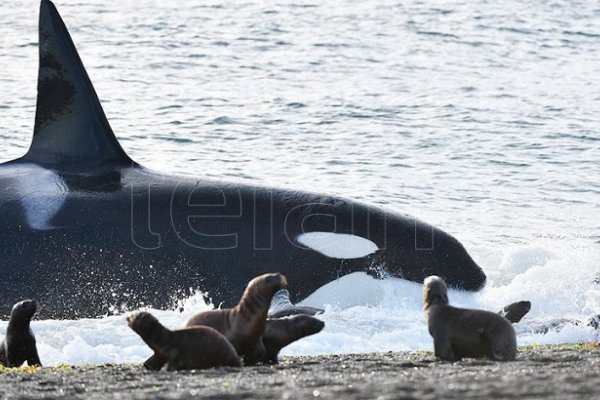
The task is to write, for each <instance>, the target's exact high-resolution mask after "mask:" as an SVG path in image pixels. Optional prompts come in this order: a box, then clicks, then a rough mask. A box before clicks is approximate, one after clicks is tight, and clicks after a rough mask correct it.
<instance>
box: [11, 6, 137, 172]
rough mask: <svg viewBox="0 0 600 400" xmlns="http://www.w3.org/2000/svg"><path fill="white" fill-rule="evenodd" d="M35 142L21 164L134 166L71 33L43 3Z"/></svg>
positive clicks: (68, 168) (82, 167)
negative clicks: (86, 69)
mask: <svg viewBox="0 0 600 400" xmlns="http://www.w3.org/2000/svg"><path fill="white" fill-rule="evenodd" d="M39 36H40V38H39V52H40V65H39V72H38V96H37V108H36V112H35V127H34V130H33V141H32V143H31V147H30V148H29V151H28V152H27V154H26V155H25V156H24V157H23V158H22V160H23V161H27V162H33V163H36V164H39V165H42V166H44V167H47V168H52V169H55V170H58V171H69V172H86V171H93V170H95V169H98V168H102V167H110V166H113V165H115V164H117V165H123V166H126V165H132V164H133V161H132V160H131V159H130V158H129V157H128V156H127V154H126V153H125V151H124V150H123V148H122V147H121V145H120V144H119V142H118V141H117V138H116V137H115V134H114V133H113V131H112V129H111V127H110V125H109V123H108V120H107V119H106V116H105V115H104V111H103V110H102V106H101V105H100V101H99V100H98V96H97V95H96V91H95V90H94V86H93V85H92V82H91V81H90V78H89V77H88V74H87V72H86V71H85V68H84V66H83V63H82V62H81V59H80V58H79V54H77V49H76V48H75V45H74V44H73V41H72V39H71V36H70V35H69V31H68V30H67V28H66V26H65V24H64V22H63V20H62V18H61V17H60V15H59V14H58V11H57V10H56V8H55V7H54V4H52V2H51V1H50V0H42V2H41V5H40V21H39Z"/></svg>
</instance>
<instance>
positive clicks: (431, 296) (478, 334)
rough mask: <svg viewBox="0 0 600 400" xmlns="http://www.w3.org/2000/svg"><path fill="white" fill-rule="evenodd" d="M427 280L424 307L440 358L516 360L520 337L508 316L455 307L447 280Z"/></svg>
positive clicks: (437, 278)
mask: <svg viewBox="0 0 600 400" xmlns="http://www.w3.org/2000/svg"><path fill="white" fill-rule="evenodd" d="M423 283H424V286H423V310H424V311H425V316H426V318H427V324H428V328H429V333H430V334H431V336H432V337H433V343H434V351H435V355H436V356H437V357H439V358H441V359H443V360H446V361H455V360H460V359H461V358H463V357H472V358H480V357H488V358H490V359H492V360H498V361H509V360H514V359H515V356H516V354H517V338H516V334H515V330H514V328H513V327H512V325H511V323H510V322H509V321H508V320H507V319H506V318H504V317H502V316H500V315H498V314H495V313H493V312H489V311H483V310H469V309H463V308H457V307H452V306H451V305H449V303H448V288H447V287H446V283H445V282H444V280H443V279H442V278H440V277H439V276H435V275H432V276H429V277H427V278H426V279H425V281H424V282H423Z"/></svg>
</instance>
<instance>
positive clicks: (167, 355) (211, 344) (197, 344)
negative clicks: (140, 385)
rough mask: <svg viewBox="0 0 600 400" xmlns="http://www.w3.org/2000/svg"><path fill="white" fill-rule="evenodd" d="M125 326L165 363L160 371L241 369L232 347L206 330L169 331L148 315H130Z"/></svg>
mask: <svg viewBox="0 0 600 400" xmlns="http://www.w3.org/2000/svg"><path fill="white" fill-rule="evenodd" d="M127 323H128V325H129V327H130V328H131V329H133V331H134V332H135V333H137V334H138V335H140V337H141V338H142V339H143V340H144V342H146V344H147V345H148V346H149V347H150V348H151V349H152V350H154V353H155V355H156V356H157V357H158V358H160V359H162V360H164V362H163V363H161V367H162V364H164V363H166V366H165V368H166V370H167V371H178V370H185V369H207V368H216V367H224V366H229V367H241V366H242V363H241V361H240V359H239V357H238V355H237V353H236V352H235V349H234V348H233V346H232V345H231V343H229V341H228V340H227V339H226V338H225V336H223V335H221V334H220V333H219V332H217V331H216V330H214V329H212V328H209V327H208V326H195V327H191V328H185V329H179V330H175V331H171V330H169V329H167V328H165V327H164V326H163V325H162V324H161V323H160V322H158V320H157V319H156V318H155V317H154V316H153V315H152V314H150V313H148V312H137V313H134V314H132V315H130V316H129V317H127ZM159 369H160V368H159Z"/></svg>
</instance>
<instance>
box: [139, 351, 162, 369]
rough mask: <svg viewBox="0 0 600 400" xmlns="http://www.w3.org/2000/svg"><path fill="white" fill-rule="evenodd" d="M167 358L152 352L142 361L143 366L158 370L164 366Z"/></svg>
mask: <svg viewBox="0 0 600 400" xmlns="http://www.w3.org/2000/svg"><path fill="white" fill-rule="evenodd" d="M166 363H167V360H166V359H165V358H164V357H162V356H161V355H160V354H158V353H154V354H152V355H151V356H150V358H148V359H147V360H146V361H145V362H144V368H146V369H148V370H150V371H160V370H161V368H162V367H164V366H165V364H166Z"/></svg>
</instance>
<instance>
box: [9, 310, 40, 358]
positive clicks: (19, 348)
mask: <svg viewBox="0 0 600 400" xmlns="http://www.w3.org/2000/svg"><path fill="white" fill-rule="evenodd" d="M37 307H38V303H37V301H35V300H23V301H20V302H18V303H17V304H15V305H14V306H13V308H12V311H11V312H10V319H9V320H8V326H7V328H6V337H5V338H4V340H3V341H2V343H0V364H2V365H4V366H6V367H20V366H21V365H23V363H24V362H25V361H27V365H29V366H32V365H39V366H40V367H41V366H42V363H41V362H40V357H39V356H38V352H37V347H36V344H35V336H34V335H33V331H32V330H31V326H30V323H31V318H33V314H35V312H36V311H37Z"/></svg>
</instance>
